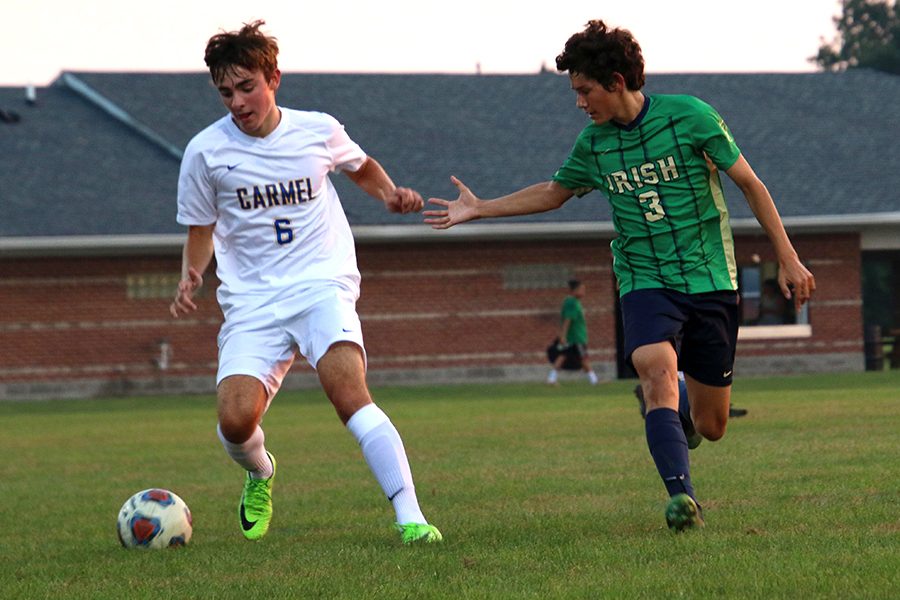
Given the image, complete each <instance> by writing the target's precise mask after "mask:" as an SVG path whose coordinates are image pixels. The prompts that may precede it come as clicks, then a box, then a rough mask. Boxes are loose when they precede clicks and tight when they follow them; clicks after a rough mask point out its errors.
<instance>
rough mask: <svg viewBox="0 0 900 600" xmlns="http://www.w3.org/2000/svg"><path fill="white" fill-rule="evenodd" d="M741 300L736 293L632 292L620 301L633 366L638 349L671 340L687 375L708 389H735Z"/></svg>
mask: <svg viewBox="0 0 900 600" xmlns="http://www.w3.org/2000/svg"><path fill="white" fill-rule="evenodd" d="M738 302H739V297H738V293H737V292H708V293H705V294H682V293H681V292H676V291H675V290H669V289H649V290H635V291H633V292H628V293H627V294H625V295H624V296H622V299H621V305H622V321H623V325H624V329H625V357H626V360H627V361H628V364H629V365H630V366H632V367H634V365H633V364H632V362H631V355H632V353H633V352H634V351H635V350H636V349H637V348H639V347H641V346H646V345H647V344H656V343H659V342H665V341H668V342H671V343H672V346H673V347H674V348H675V353H676V354H677V355H678V368H679V369H680V370H682V371H684V372H685V373H686V374H687V375H690V376H691V377H693V378H694V379H696V380H697V381H699V382H700V383H705V384H706V385H712V386H717V387H725V386H729V385H731V379H732V371H733V369H734V351H735V347H736V345H737V332H738Z"/></svg>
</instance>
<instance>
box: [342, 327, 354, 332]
mask: <svg viewBox="0 0 900 600" xmlns="http://www.w3.org/2000/svg"><path fill="white" fill-rule="evenodd" d="M341 331H343V332H344V333H350V332H351V331H353V330H352V329H344V328H343V327H342V328H341Z"/></svg>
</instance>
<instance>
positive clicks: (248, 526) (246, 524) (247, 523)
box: [241, 500, 256, 531]
mask: <svg viewBox="0 0 900 600" xmlns="http://www.w3.org/2000/svg"><path fill="white" fill-rule="evenodd" d="M254 525H256V521H248V520H247V514H246V513H245V512H244V502H243V500H242V501H241V527H243V528H244V531H250V530H251V529H253V526H254Z"/></svg>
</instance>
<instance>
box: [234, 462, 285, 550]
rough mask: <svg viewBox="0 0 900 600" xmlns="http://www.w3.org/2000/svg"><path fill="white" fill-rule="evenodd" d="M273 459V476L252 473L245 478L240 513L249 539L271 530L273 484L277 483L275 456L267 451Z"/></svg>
mask: <svg viewBox="0 0 900 600" xmlns="http://www.w3.org/2000/svg"><path fill="white" fill-rule="evenodd" d="M266 454H267V455H268V456H269V460H271V461H272V476H271V477H269V478H268V479H253V478H252V477H250V473H247V478H246V479H245V480H244V493H243V494H241V505H240V507H239V509H238V514H239V516H240V518H241V531H242V532H243V533H244V537H245V538H247V539H248V540H258V539H259V538H261V537H262V536H264V535H266V532H267V531H269V522H270V521H271V520H272V486H273V485H274V484H275V468H276V467H275V457H274V456H272V454H271V453H270V452H266Z"/></svg>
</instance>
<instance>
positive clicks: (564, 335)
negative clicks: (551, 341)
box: [547, 279, 599, 385]
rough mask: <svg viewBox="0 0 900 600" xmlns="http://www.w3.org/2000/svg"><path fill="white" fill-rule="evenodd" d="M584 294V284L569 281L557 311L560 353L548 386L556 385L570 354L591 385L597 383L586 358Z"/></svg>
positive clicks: (548, 376) (548, 377)
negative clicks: (575, 357)
mask: <svg viewBox="0 0 900 600" xmlns="http://www.w3.org/2000/svg"><path fill="white" fill-rule="evenodd" d="M584 292H585V285H584V282H582V281H581V280H579V279H570V280H569V295H568V296H566V299H565V300H563V304H562V308H560V310H559V320H560V331H559V335H558V336H557V339H558V341H559V343H558V345H557V349H558V350H560V353H559V356H558V357H556V360H555V361H553V368H551V369H550V373H549V374H548V375H547V383H548V384H549V385H558V377H559V369H561V368H562V366H563V364H564V363H565V361H566V356H568V355H570V354H574V355H577V356H578V358H579V360H580V361H581V370H582V371H583V372H584V374H585V375H587V378H588V381H590V382H591V385H597V382H598V381H599V380H598V378H597V374H596V373H594V369H592V368H591V361H590V359H589V358H588V351H587V344H588V331H587V322H586V321H585V319H584V307H583V306H582V305H581V299H582V298H584ZM564 350H565V351H564Z"/></svg>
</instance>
